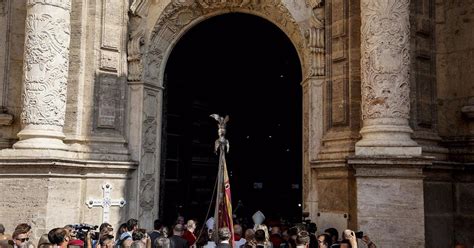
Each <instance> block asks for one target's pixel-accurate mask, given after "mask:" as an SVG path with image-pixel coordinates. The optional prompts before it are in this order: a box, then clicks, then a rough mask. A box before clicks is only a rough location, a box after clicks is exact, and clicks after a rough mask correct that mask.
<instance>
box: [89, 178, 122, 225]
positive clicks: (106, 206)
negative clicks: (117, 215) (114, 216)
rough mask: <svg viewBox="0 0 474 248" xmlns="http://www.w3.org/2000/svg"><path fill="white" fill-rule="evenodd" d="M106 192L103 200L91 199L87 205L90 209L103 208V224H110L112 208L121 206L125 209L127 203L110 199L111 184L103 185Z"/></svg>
mask: <svg viewBox="0 0 474 248" xmlns="http://www.w3.org/2000/svg"><path fill="white" fill-rule="evenodd" d="M102 190H103V191H104V197H103V198H102V199H97V200H96V199H90V198H89V200H87V201H86V205H87V206H88V207H89V208H93V207H102V223H105V222H107V223H108V222H109V220H110V207H112V206H119V207H123V206H125V204H126V203H127V202H126V201H125V200H124V199H123V198H120V199H118V200H112V199H111V198H110V192H111V191H112V185H111V184H110V183H104V185H102Z"/></svg>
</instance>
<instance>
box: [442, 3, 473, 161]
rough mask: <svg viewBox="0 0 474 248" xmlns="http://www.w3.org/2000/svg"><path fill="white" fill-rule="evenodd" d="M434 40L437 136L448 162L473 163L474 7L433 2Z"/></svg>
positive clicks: (463, 4)
mask: <svg viewBox="0 0 474 248" xmlns="http://www.w3.org/2000/svg"><path fill="white" fill-rule="evenodd" d="M436 37H437V47H436V49H437V68H436V70H437V81H438V92H437V94H438V116H439V133H440V135H441V136H442V137H443V138H444V142H445V144H446V145H447V146H448V147H449V148H450V153H451V156H450V159H451V160H454V161H460V162H463V161H473V160H474V156H473V155H472V154H473V148H472V146H473V144H472V139H473V133H474V129H473V127H474V126H473V125H472V118H471V117H469V113H470V112H471V111H472V110H469V109H465V111H463V107H465V106H472V105H474V103H473V102H472V101H471V102H470V101H469V99H472V97H474V83H473V82H474V65H473V63H472V61H473V60H472V58H473V56H474V3H473V2H472V1H461V0H457V1H436ZM463 112H464V113H463Z"/></svg>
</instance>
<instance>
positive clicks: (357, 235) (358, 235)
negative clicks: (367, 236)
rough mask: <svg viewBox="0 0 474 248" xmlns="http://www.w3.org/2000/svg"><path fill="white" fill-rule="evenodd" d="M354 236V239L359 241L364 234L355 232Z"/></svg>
mask: <svg viewBox="0 0 474 248" xmlns="http://www.w3.org/2000/svg"><path fill="white" fill-rule="evenodd" d="M355 236H356V238H358V239H361V238H362V237H364V232H356V233H355Z"/></svg>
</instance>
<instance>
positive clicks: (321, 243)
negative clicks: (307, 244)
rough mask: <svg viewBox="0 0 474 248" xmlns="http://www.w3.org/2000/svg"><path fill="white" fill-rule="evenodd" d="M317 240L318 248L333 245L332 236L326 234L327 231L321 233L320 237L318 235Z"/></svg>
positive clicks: (326, 247)
mask: <svg viewBox="0 0 474 248" xmlns="http://www.w3.org/2000/svg"><path fill="white" fill-rule="evenodd" d="M317 240H318V241H317V242H318V246H317V247H318V248H329V247H331V245H332V239H331V237H330V236H329V235H328V234H326V233H323V234H319V235H318V237H317Z"/></svg>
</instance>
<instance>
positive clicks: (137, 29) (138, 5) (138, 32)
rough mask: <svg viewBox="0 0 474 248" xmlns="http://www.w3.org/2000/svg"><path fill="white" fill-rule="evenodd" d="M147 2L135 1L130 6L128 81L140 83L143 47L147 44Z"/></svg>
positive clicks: (143, 0)
mask: <svg viewBox="0 0 474 248" xmlns="http://www.w3.org/2000/svg"><path fill="white" fill-rule="evenodd" d="M148 7H149V2H148V1H147V0H135V1H133V2H132V5H131V6H130V26H131V28H130V29H131V34H130V39H129V42H128V57H127V59H128V80H129V81H132V82H133V81H140V80H141V77H142V74H143V63H142V60H141V59H142V55H143V52H142V46H143V45H144V44H145V29H146V20H145V19H146V16H147V10H148Z"/></svg>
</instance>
